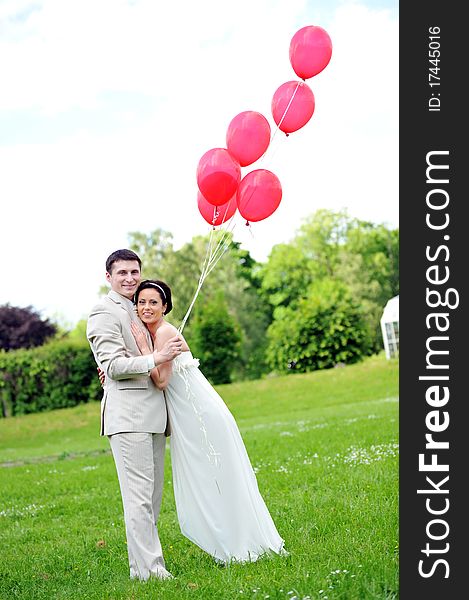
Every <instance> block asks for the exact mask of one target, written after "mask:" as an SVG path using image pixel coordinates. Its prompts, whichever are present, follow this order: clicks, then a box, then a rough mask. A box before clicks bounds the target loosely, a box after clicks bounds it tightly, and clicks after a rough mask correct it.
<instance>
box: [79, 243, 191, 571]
mask: <svg viewBox="0 0 469 600" xmlns="http://www.w3.org/2000/svg"><path fill="white" fill-rule="evenodd" d="M140 270H141V261H140V258H139V257H138V256H137V254H135V253H134V252H132V251H131V250H116V251H115V252H113V253H112V254H111V255H110V256H109V257H108V259H107V261H106V279H107V281H108V282H109V283H110V285H111V290H110V291H109V293H108V295H107V296H106V297H105V298H104V299H103V300H102V302H100V303H99V304H97V305H96V306H95V307H94V308H93V309H92V311H91V313H90V315H89V318H88V326H87V337H88V341H89V343H90V345H91V349H92V351H93V354H94V357H95V360H96V362H97V364H98V367H100V368H101V369H102V370H103V371H104V374H105V376H106V384H105V386H104V394H103V399H102V401H101V435H107V436H108V438H109V441H110V445H111V450H112V454H113V457H114V461H115V463H116V470H117V475H118V478H119V485H120V489H121V495H122V503H123V507H124V519H125V527H126V536H127V549H128V555H129V565H130V576H131V578H138V579H141V580H146V579H148V578H149V577H158V578H160V579H166V578H169V577H171V575H170V573H169V572H168V571H167V570H166V568H165V564H164V559H163V552H162V549H161V543H160V540H159V536H158V529H157V527H156V523H157V520H158V515H159V512H160V506H161V497H162V492H163V471H164V469H163V467H164V453H165V445H166V444H165V441H166V438H165V430H166V425H167V413H166V404H165V399H164V395H163V392H161V391H160V390H158V389H157V388H156V386H155V385H154V383H153V381H152V379H151V377H150V376H149V375H150V371H151V370H152V369H153V368H155V367H157V366H158V365H160V364H163V363H164V362H166V361H168V360H172V359H173V358H174V357H175V356H178V355H179V354H180V353H181V348H182V339H181V338H180V337H179V336H175V337H173V338H171V339H170V340H169V341H168V342H167V344H166V345H165V346H164V347H163V348H162V349H161V350H160V351H157V350H155V351H154V352H153V353H152V354H147V355H144V356H142V355H141V354H140V352H139V349H138V347H137V345H136V342H135V339H134V336H133V335H132V331H131V327H130V324H131V322H132V321H138V317H137V315H136V312H135V309H134V305H133V301H132V299H133V296H134V293H135V291H136V289H137V287H138V284H139V283H140V277H141V276H140ZM150 342H151V340H150ZM150 347H153V346H152V344H151V345H150Z"/></svg>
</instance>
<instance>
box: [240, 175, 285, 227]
mask: <svg viewBox="0 0 469 600" xmlns="http://www.w3.org/2000/svg"><path fill="white" fill-rule="evenodd" d="M281 199H282V186H281V184H280V181H279V179H278V177H277V176H276V175H274V174H273V173H272V172H271V171H267V169H257V170H255V171H251V172H250V173H248V174H247V175H245V176H244V177H243V179H241V183H240V184H239V187H238V194H237V196H236V201H237V203H238V210H239V212H240V214H241V216H242V217H244V218H245V219H246V221H262V220H263V219H266V218H267V217H269V216H270V215H271V214H272V213H273V212H274V211H276V210H277V208H278V206H279V204H280V200H281Z"/></svg>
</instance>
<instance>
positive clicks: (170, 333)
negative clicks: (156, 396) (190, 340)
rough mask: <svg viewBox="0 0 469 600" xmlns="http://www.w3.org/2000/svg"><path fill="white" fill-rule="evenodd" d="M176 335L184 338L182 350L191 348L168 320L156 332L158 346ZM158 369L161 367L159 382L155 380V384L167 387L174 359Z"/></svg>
mask: <svg viewBox="0 0 469 600" xmlns="http://www.w3.org/2000/svg"><path fill="white" fill-rule="evenodd" d="M175 335H178V336H179V337H180V338H181V339H182V350H181V351H182V352H187V351H188V350H189V346H188V345H187V342H186V340H185V339H184V338H183V337H182V335H181V334H179V333H178V331H177V330H176V328H175V327H174V325H171V324H170V323H167V322H166V323H164V325H162V326H161V327H160V328H159V329H158V330H157V332H156V336H155V344H156V347H157V348H158V349H159V348H162V347H163V346H164V344H165V343H166V342H167V341H168V340H169V339H171V338H172V337H174V336H175ZM158 369H159V382H158V383H156V381H155V385H157V386H158V387H159V389H165V387H166V386H167V385H168V383H169V380H170V378H171V375H172V372H173V361H169V362H167V363H164V364H162V365H160V366H159V367H158Z"/></svg>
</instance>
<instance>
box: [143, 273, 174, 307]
mask: <svg viewBox="0 0 469 600" xmlns="http://www.w3.org/2000/svg"><path fill="white" fill-rule="evenodd" d="M147 288H151V289H152V290H156V291H157V292H158V293H159V295H160V298H161V301H162V302H163V304H166V309H165V311H164V314H165V315H167V314H168V313H169V312H170V311H171V309H172V308H173V302H172V300H171V288H170V287H169V285H168V284H167V283H165V282H164V281H160V280H159V279H144V280H143V281H141V282H140V285H139V286H138V288H137V291H136V292H135V296H134V303H135V304H137V302H138V297H139V295H140V292H141V291H142V290H145V289H147Z"/></svg>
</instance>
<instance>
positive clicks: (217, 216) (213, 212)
mask: <svg viewBox="0 0 469 600" xmlns="http://www.w3.org/2000/svg"><path fill="white" fill-rule="evenodd" d="M197 206H198V208H199V212H200V214H201V215H202V216H203V218H204V219H205V220H206V221H207V223H208V224H209V225H213V226H214V227H215V226H216V225H222V224H223V223H225V222H226V221H228V220H229V219H231V217H232V216H233V215H234V214H235V212H236V209H237V204H236V194H235V195H234V196H233V197H232V198H230V200H228V202H226V203H225V204H222V205H221V206H214V205H213V204H210V202H207V200H206V199H205V198H204V197H203V196H202V194H201V193H200V191H199V192H197Z"/></svg>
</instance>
